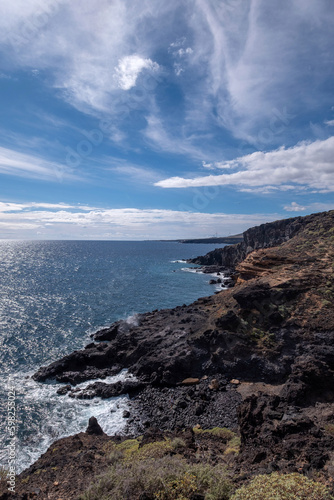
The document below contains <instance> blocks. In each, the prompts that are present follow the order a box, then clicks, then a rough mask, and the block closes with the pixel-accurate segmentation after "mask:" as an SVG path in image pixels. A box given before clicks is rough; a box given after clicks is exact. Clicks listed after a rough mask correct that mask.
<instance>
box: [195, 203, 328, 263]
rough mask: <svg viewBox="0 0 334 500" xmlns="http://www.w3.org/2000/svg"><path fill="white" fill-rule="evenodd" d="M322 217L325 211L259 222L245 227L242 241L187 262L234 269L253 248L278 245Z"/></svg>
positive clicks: (324, 215)
mask: <svg viewBox="0 0 334 500" xmlns="http://www.w3.org/2000/svg"><path fill="white" fill-rule="evenodd" d="M322 218H326V212H323V213H319V214H312V215H308V216H306V217H293V218H290V219H283V220H278V221H275V222H268V223H266V224H261V225H260V226H256V227H252V228H250V229H247V231H245V232H244V233H243V241H241V242H240V243H237V244H236V245H231V246H227V247H224V248H217V249H216V250H213V251H211V252H209V253H207V254H206V255H204V256H199V257H196V258H194V259H189V262H192V263H193V264H199V265H202V266H212V265H214V266H222V267H225V268H232V269H234V268H235V266H236V265H237V264H239V262H242V261H243V260H244V259H245V258H246V256H247V255H248V254H249V253H251V252H253V251H254V250H258V249H259V248H269V247H274V246H277V245H280V244H281V243H284V242H285V241H288V240H289V239H291V238H293V236H295V235H296V234H297V233H298V231H300V230H301V229H303V228H305V227H306V226H307V225H308V224H312V222H314V221H315V220H316V221H321V219H322Z"/></svg>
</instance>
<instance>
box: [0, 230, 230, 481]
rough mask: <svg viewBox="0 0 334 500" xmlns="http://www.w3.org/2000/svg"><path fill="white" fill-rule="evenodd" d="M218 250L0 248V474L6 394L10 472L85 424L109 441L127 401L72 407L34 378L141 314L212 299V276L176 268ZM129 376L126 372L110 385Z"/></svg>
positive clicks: (92, 245) (67, 245)
mask: <svg viewBox="0 0 334 500" xmlns="http://www.w3.org/2000/svg"><path fill="white" fill-rule="evenodd" d="M220 246H224V245H220ZM216 247H217V245H210V244H208V245H206V244H200V245H199V244H181V243H175V242H159V241H147V242H146V241H143V242H130V241H6V240H3V241H0V346H1V349H0V367H1V374H0V403H1V416H2V418H1V420H0V466H3V467H4V468H6V467H7V466H8V448H7V446H8V444H9V443H13V441H11V435H10V433H9V431H8V428H7V423H8V419H7V417H8V415H9V413H8V405H7V402H8V396H9V395H10V392H9V389H8V387H14V388H15V409H16V429H15V453H16V471H17V473H19V472H20V471H21V470H23V469H24V468H26V467H28V466H29V465H30V464H31V463H32V462H34V461H35V460H36V459H37V458H38V457H39V456H40V455H41V454H42V453H44V452H45V451H46V450H47V448H48V447H49V446H50V444H51V443H52V442H53V441H55V440H56V439H59V438H60V437H65V436H69V435H71V434H74V433H76V432H80V431H84V430H85V429H86V427H87V423H88V419H89V417H90V416H92V415H94V416H95V417H97V419H98V421H99V423H100V425H101V427H102V428H103V430H104V431H105V432H106V433H107V434H115V433H121V432H122V428H123V427H124V419H123V418H122V414H123V411H124V410H125V409H126V408H127V405H128V398H127V397H126V396H122V397H118V398H110V399H108V400H101V399H99V398H95V399H93V400H89V401H85V400H84V401H77V400H73V399H71V398H69V397H68V396H58V395H57V394H56V390H57V388H58V387H59V385H56V384H42V383H37V382H34V381H33V380H32V379H31V375H32V374H33V373H34V372H36V370H37V369H38V368H39V367H40V366H42V365H47V364H49V363H51V362H52V361H55V360H56V359H58V358H60V357H62V356H64V355H66V354H69V353H70V352H72V351H73V350H74V349H81V348H83V347H84V346H85V345H86V344H87V343H89V342H90V341H91V338H90V335H91V334H92V333H94V332H96V331H97V330H98V329H100V328H102V327H105V326H108V325H110V324H111V323H112V322H114V321H116V320H119V319H124V320H127V321H129V322H132V321H135V318H136V314H138V313H143V312H147V311H151V310H154V309H163V308H171V307H175V306H178V305H182V304H190V303H191V302H193V301H194V300H196V299H197V298H199V297H203V296H207V295H211V294H213V293H214V292H215V289H216V288H215V286H213V285H209V280H210V279H211V278H212V276H211V275H205V274H202V273H199V272H195V270H194V269H191V267H194V266H193V265H192V266H191V265H188V264H186V263H185V262H183V259H187V258H191V257H196V256H198V255H204V254H205V253H207V252H209V251H210V250H213V249H214V248H216ZM126 377H129V374H127V373H126V371H123V372H122V373H120V374H119V375H117V376H116V377H109V379H108V380H109V381H113V380H114V381H116V380H120V379H124V378H126ZM86 384H88V383H87V382H86ZM84 385H85V384H81V385H80V386H84ZM9 399H10V401H12V400H13V397H12V396H11V397H10V398H9ZM12 406H13V405H12V403H11V407H12ZM11 409H12V408H11ZM11 413H13V412H12V411H11ZM11 416H12V415H11Z"/></svg>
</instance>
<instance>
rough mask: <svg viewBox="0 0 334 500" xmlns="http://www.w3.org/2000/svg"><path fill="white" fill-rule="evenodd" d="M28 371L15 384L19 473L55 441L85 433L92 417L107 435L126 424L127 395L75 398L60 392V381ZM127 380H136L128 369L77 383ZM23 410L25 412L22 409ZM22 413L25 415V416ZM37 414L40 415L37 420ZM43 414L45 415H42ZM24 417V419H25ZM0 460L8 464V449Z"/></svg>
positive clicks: (117, 430) (118, 430) (19, 376)
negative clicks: (45, 380) (43, 379)
mask: <svg viewBox="0 0 334 500" xmlns="http://www.w3.org/2000/svg"><path fill="white" fill-rule="evenodd" d="M26 375H27V374H26V373H17V374H16V375H15V377H14V385H15V386H16V387H17V392H18V397H17V402H18V407H20V408H18V410H21V411H18V414H19V419H21V421H20V422H18V423H19V424H21V425H22V424H23V426H24V427H27V428H25V429H24V432H23V436H18V439H17V449H16V454H17V464H16V465H17V470H16V472H17V473H19V472H21V471H22V470H23V469H25V468H27V467H28V466H29V465H31V464H32V463H33V462H34V461H36V460H37V459H38V458H39V457H40V456H41V454H43V453H44V452H45V451H46V450H47V449H48V447H49V446H50V445H51V444H52V443H53V442H54V441H56V440H58V439H60V438H63V437H67V436H71V435H73V434H76V433H78V432H84V431H85V430H86V428H87V425H88V420H89V418H90V417H91V416H95V417H96V418H97V420H98V422H99V424H100V426H101V427H102V429H103V430H104V432H105V433H106V434H109V435H114V434H120V433H122V431H123V428H124V426H125V422H126V421H125V420H124V418H123V412H124V410H126V409H128V403H129V398H128V396H127V395H123V396H119V397H115V398H109V399H101V398H94V399H89V400H88V399H86V400H80V399H74V398H70V397H69V396H68V395H65V396H60V395H58V394H57V389H58V388H59V384H56V383H50V384H45V383H39V382H35V381H34V380H33V379H32V378H30V377H29V378H28V377H27V376H26ZM126 379H131V380H134V379H135V377H133V376H132V375H131V374H129V373H128V372H127V370H122V371H121V372H120V373H119V374H118V375H116V376H111V377H107V378H105V379H95V380H89V381H86V382H83V383H81V384H78V385H77V386H76V387H78V388H80V389H84V388H85V387H87V386H88V385H89V384H91V383H93V382H97V381H101V382H105V383H109V384H110V383H115V382H118V381H124V380H126ZM22 410H23V411H22ZM22 415H24V416H25V418H24V419H23V418H22ZM34 415H36V417H37V416H38V418H35V419H34ZM41 417H42V418H41ZM22 420H25V421H22ZM0 460H1V463H4V464H5V463H6V451H5V450H4V451H2V452H0Z"/></svg>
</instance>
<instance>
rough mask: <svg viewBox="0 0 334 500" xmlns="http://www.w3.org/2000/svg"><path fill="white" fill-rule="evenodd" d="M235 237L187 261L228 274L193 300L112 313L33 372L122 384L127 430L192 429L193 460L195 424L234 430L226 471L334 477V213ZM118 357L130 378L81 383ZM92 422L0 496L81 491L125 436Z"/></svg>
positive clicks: (67, 382)
mask: <svg viewBox="0 0 334 500" xmlns="http://www.w3.org/2000/svg"><path fill="white" fill-rule="evenodd" d="M243 237H244V240H243V241H242V242H240V243H237V244H236V245H231V246H228V247H224V248H222V249H217V250H214V251H213V252H210V253H208V254H207V255H205V256H202V257H198V258H196V259H193V260H192V261H191V262H192V263H194V264H196V265H201V266H203V272H207V273H213V272H215V273H224V275H225V277H228V280H227V281H228V282H227V281H226V278H225V283H224V280H222V285H223V287H224V289H222V290H221V291H219V292H216V294H214V295H212V296H210V297H204V298H200V299H198V300H197V301H195V302H194V303H193V304H191V305H183V306H179V307H176V308H174V309H165V310H160V311H158V310H156V311H152V312H149V313H146V314H142V315H139V316H138V324H136V325H129V324H128V323H126V322H125V321H118V322H116V323H114V324H113V325H111V326H110V327H108V328H105V329H103V330H100V331H99V332H97V333H95V334H94V336H93V339H92V342H91V343H90V344H88V345H87V346H86V347H85V349H83V350H80V351H75V352H73V353H72V354H70V355H68V356H65V357H64V358H62V359H60V360H58V361H56V362H54V363H52V364H50V365H49V366H47V367H41V368H40V369H39V370H38V371H37V373H36V374H35V375H34V379H35V380H36V381H39V382H44V383H47V382H48V381H50V380H52V381H56V382H57V383H59V389H58V394H59V397H60V398H61V397H63V395H64V394H69V395H70V396H71V397H73V398H86V399H90V398H93V397H101V398H110V397H115V396H118V395H121V394H129V396H130V398H131V401H130V409H129V412H126V414H125V415H124V419H125V420H126V434H127V437H128V438H129V437H132V438H133V439H136V438H137V437H138V436H139V435H144V438H145V436H146V437H147V439H148V436H150V437H149V439H150V440H151V441H152V442H154V441H157V440H158V438H159V439H161V436H162V435H164V436H165V438H166V436H169V435H170V434H168V433H172V435H173V436H174V437H175V436H178V435H180V433H182V432H183V434H182V435H183V436H184V432H186V431H185V430H187V429H188V431H187V432H189V433H190V434H189V436H190V437H189V443H188V445H187V446H186V447H185V449H184V450H183V454H184V456H187V457H188V459H189V457H190V456H191V457H192V458H191V460H192V461H196V460H201V459H200V458H198V457H199V456H200V455H198V454H197V455H198V456H197V455H196V453H197V452H198V453H199V450H200V449H201V446H202V445H203V443H202V441H201V439H204V438H203V435H201V437H200V436H199V434H200V433H199V434H197V435H196V433H195V434H194V429H195V430H196V429H200V430H206V429H207V430H208V429H212V428H227V429H229V431H231V432H233V433H235V434H236V435H238V436H239V439H240V445H239V447H238V449H237V450H234V451H233V453H232V452H231V453H230V454H227V455H224V454H223V455H222V457H223V458H220V460H221V461H222V463H223V464H224V466H226V467H227V468H228V469H229V470H230V473H231V478H232V483H233V482H234V483H235V484H240V482H241V483H242V482H243V481H247V480H248V479H250V478H251V477H253V476H254V475H257V474H261V473H266V474H269V473H271V472H273V471H279V472H282V473H283V472H299V473H301V474H305V475H307V476H308V477H311V478H317V479H318V480H321V481H323V483H324V484H326V485H327V486H328V487H332V486H333V485H332V482H331V478H332V477H333V476H334V310H333V303H334V278H333V262H334V211H331V212H324V213H319V214H313V215H310V216H306V217H296V218H292V219H286V220H282V221H277V222H273V223H268V224H263V225H261V226H258V227H255V228H251V229H249V230H248V231H246V232H245V233H244V235H243ZM218 279H220V278H218ZM227 285H228V288H227ZM123 369H127V370H128V371H129V373H131V374H132V375H133V376H134V377H133V378H132V379H129V380H126V381H124V382H117V383H116V384H107V383H105V382H92V383H91V384H90V385H88V386H87V387H86V388H85V389H83V390H78V389H77V388H76V385H77V384H78V383H80V382H82V381H89V380H94V379H97V378H102V379H103V378H105V377H107V376H109V375H114V374H117V373H119V372H120V371H121V370H123ZM94 429H95V430H94ZM96 429H97V427H96V426H95V427H94V426H93V430H92V431H91V432H88V434H87V433H81V434H79V435H77V436H72V437H70V438H65V439H63V440H60V442H57V443H54V445H52V447H51V448H52V449H55V450H56V451H54V452H52V450H51V449H49V450H48V451H47V453H45V454H44V455H43V456H42V457H41V458H40V459H39V460H38V461H37V462H36V463H35V464H33V465H32V466H31V467H30V468H29V469H27V470H26V471H24V472H23V473H22V474H20V476H19V478H18V485H17V493H16V495H15V496H13V495H11V496H9V494H8V493H7V492H6V490H5V487H4V485H2V486H1V489H0V499H3V500H5V499H7V498H17V499H21V500H23V499H28V498H43V499H44V498H45V499H46V498H50V499H60V498H66V499H72V498H78V496H79V493H82V492H83V491H85V489H86V488H87V487H88V485H89V484H90V483H91V482H93V481H94V480H95V479H94V478H95V475H96V474H98V473H100V472H101V470H103V469H104V468H106V467H107V465H108V461H107V459H105V460H104V459H103V456H104V455H103V451H102V450H103V449H104V448H103V447H105V446H106V443H108V442H110V440H112V442H114V443H118V442H122V441H123V440H124V439H125V438H124V437H108V436H106V435H105V434H104V433H103V432H102V434H101V432H100V431H98V430H96ZM161 433H162V434H161ZM210 436H211V435H210ZM145 439H146V438H145ZM166 439H167V438H166ZM168 439H169V438H168ZM205 439H207V437H206V438H205ZM221 440H222V437H221V435H220V436H218V434H217V435H216V436H213V437H212V436H211V437H210V439H208V442H207V443H206V446H207V448H206V449H207V450H209V451H210V453H211V455H210V457H211V458H210V460H211V461H212V460H213V462H212V463H215V460H216V462H217V460H218V458H217V456H216V455H217V454H216V452H215V450H216V449H219V447H220V446H223V445H222V441H221ZM225 444H226V441H225ZM225 444H224V446H225ZM57 449H59V450H60V451H57ZM65 449H67V455H66V453H65ZM78 450H79V451H80V450H81V451H80V453H79V455H80V454H81V455H82V456H83V461H82V463H81V462H80V461H77V462H76V463H73V467H74V469H73V475H74V473H75V471H76V473H77V476H78V477H80V478H81V479H82V481H81V483H80V484H79V483H78V482H75V481H74V483H75V484H74V483H73V484H72V486H71V483H66V481H65V483H64V477H63V474H64V473H65V472H64V471H65V470H66V468H68V464H69V460H70V457H73V456H74V455H73V454H75V452H76V451H78ZM196 450H197V452H196ZM224 453H225V452H224ZM187 454H188V455H187ZM81 455H80V456H81ZM196 456H197V458H196ZM213 456H216V458H215V459H214V458H212V457H213ZM224 457H225V458H224ZM210 460H209V459H208V463H209V462H210ZM210 463H211V462H210ZM66 464H67V465H66ZM52 467H56V468H57V469H56V470H54V471H52ZM36 470H45V471H46V472H45V473H43V474H42V473H41V474H40V476H39V475H38V474H35V472H36ZM57 471H58V472H57ZM41 476H43V481H41ZM56 483H57V484H56ZM37 490H38V493H36V491H37ZM143 498H144V497H143ZM189 498H190V497H189ZM193 498H195V497H193ZM198 498H203V499H204V496H202V497H200V496H198Z"/></svg>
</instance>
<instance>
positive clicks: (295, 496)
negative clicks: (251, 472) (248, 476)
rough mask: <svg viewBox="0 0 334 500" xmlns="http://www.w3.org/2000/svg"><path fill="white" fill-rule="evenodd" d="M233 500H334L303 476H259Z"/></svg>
mask: <svg viewBox="0 0 334 500" xmlns="http://www.w3.org/2000/svg"><path fill="white" fill-rule="evenodd" d="M231 500H333V497H332V496H331V495H330V493H329V492H328V489H327V488H326V487H325V486H324V485H323V484H320V483H317V482H315V481H311V480H310V479H308V478H307V477H305V476H302V475H301V474H296V473H293V474H278V473H277V472H274V473H273V474H270V475H267V476H257V477H255V479H253V480H252V481H251V482H250V484H248V485H247V486H243V487H242V488H240V489H238V490H237V491H236V493H235V494H234V495H233V496H232V498H231Z"/></svg>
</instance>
